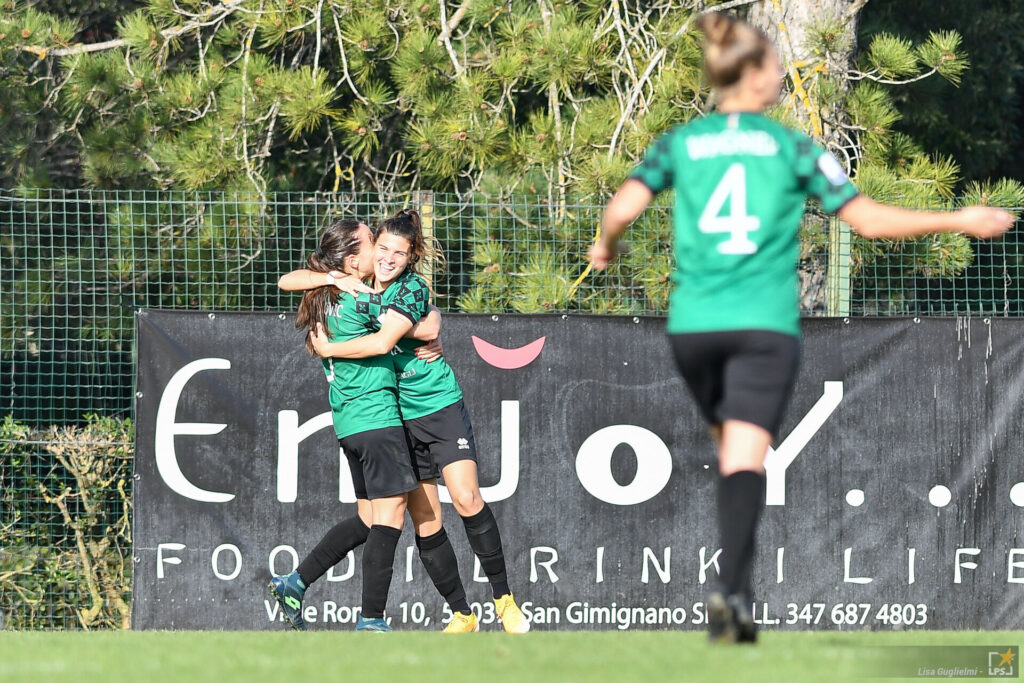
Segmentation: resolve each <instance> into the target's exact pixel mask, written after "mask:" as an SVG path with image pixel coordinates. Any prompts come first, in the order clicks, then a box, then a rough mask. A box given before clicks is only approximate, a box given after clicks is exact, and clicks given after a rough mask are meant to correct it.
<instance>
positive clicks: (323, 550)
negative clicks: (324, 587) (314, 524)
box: [296, 515, 370, 588]
mask: <svg viewBox="0 0 1024 683" xmlns="http://www.w3.org/2000/svg"><path fill="white" fill-rule="evenodd" d="M369 533H370V528H369V527H368V526H366V525H365V524H363V520H361V519H359V515H356V516H354V517H351V518H349V519H346V520H344V521H341V522H338V523H337V524H335V525H334V526H333V527H331V530H330V531H328V532H327V533H326V534H324V537H323V538H321V539H320V542H319V543H317V544H316V547H315V548H313V552H311V553H310V554H309V555H308V556H307V557H306V559H304V560H303V561H302V562H300V563H299V566H298V567H297V568H296V571H298V572H299V576H300V577H302V582H303V583H304V584H306V587H307V588H308V587H309V586H310V585H311V584H312V583H313V582H314V581H316V580H317V579H319V578H320V577H321V576H323V575H324V574H326V573H327V570H328V569H330V568H331V567H333V566H334V565H336V564H338V563H339V562H341V561H342V560H343V559H345V556H346V555H348V554H349V551H351V550H353V549H354V548H358V547H359V546H361V545H362V544H364V543H366V537H367V536H368V535H369Z"/></svg>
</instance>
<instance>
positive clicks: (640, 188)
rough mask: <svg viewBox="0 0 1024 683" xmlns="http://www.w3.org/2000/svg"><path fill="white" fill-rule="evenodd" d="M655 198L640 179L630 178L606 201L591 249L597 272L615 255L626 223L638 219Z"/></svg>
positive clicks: (591, 257) (591, 258) (612, 259)
mask: <svg viewBox="0 0 1024 683" xmlns="http://www.w3.org/2000/svg"><path fill="white" fill-rule="evenodd" d="M652 199H654V193H653V192H651V189H650V188H649V187H647V186H646V185H644V184H643V183H642V182H640V181H639V180H636V179H634V178H630V179H629V180H627V181H626V182H624V183H622V186H621V187H619V190H618V191H617V192H616V193H615V196H614V197H612V198H611V201H609V202H608V206H606V207H605V209H604V215H603V216H602V217H601V237H600V238H599V239H598V241H597V244H595V245H594V246H592V247H591V248H590V253H589V256H590V262H591V263H593V264H594V267H595V268H597V269H598V270H604V269H605V268H607V267H608V264H609V263H611V262H612V261H614V260H615V257H616V256H617V255H618V249H617V248H616V245H617V244H618V242H619V237H620V236H621V235H622V233H623V232H624V231H625V230H626V228H628V227H629V224H630V223H632V222H633V221H635V220H636V219H637V218H639V217H640V214H642V213H643V212H644V209H646V208H647V205H648V204H650V203H651V200H652Z"/></svg>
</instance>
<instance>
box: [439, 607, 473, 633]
mask: <svg viewBox="0 0 1024 683" xmlns="http://www.w3.org/2000/svg"><path fill="white" fill-rule="evenodd" d="M479 630H480V623H479V622H478V621H477V620H476V615H475V614H473V613H472V612H470V613H469V614H463V613H462V612H456V613H455V614H454V615H452V620H451V621H449V622H448V625H447V626H445V627H444V631H443V632H442V633H473V632H474V631H479Z"/></svg>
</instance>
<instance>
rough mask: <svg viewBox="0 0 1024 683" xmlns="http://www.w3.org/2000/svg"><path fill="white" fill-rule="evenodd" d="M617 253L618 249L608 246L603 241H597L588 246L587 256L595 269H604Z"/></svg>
mask: <svg viewBox="0 0 1024 683" xmlns="http://www.w3.org/2000/svg"><path fill="white" fill-rule="evenodd" d="M618 255H619V251H618V249H616V248H615V247H609V246H608V245H606V244H605V243H604V242H597V243H596V244H594V245H593V246H591V247H590V251H589V252H588V253H587V256H588V257H589V258H590V263H591V264H592V265H593V266H594V268H596V269H597V270H604V269H605V268H607V267H608V264H609V263H611V262H612V261H614V260H615V257H617V256H618Z"/></svg>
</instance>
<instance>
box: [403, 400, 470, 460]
mask: <svg viewBox="0 0 1024 683" xmlns="http://www.w3.org/2000/svg"><path fill="white" fill-rule="evenodd" d="M405 431H406V433H407V434H408V435H409V447H410V448H411V449H412V452H413V460H414V461H415V462H416V464H417V465H416V466H417V467H418V468H422V470H423V471H421V473H420V477H421V479H422V478H423V476H422V475H423V472H424V471H431V472H433V473H434V475H433V476H435V477H436V476H438V474H439V473H440V471H441V470H443V469H444V468H445V467H447V466H448V465H450V464H452V463H453V462H457V461H459V460H472V461H473V462H476V441H475V440H474V439H473V425H472V424H471V423H470V421H469V412H468V411H467V410H466V404H465V403H463V402H462V401H461V400H459V401H456V402H455V403H453V404H451V405H450V406H447V407H445V408H442V409H441V410H438V411H436V412H433V413H431V414H430V415H424V416H423V417H417V418H416V419H413V420H406V421H405ZM427 468H430V469H429V470H427Z"/></svg>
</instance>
